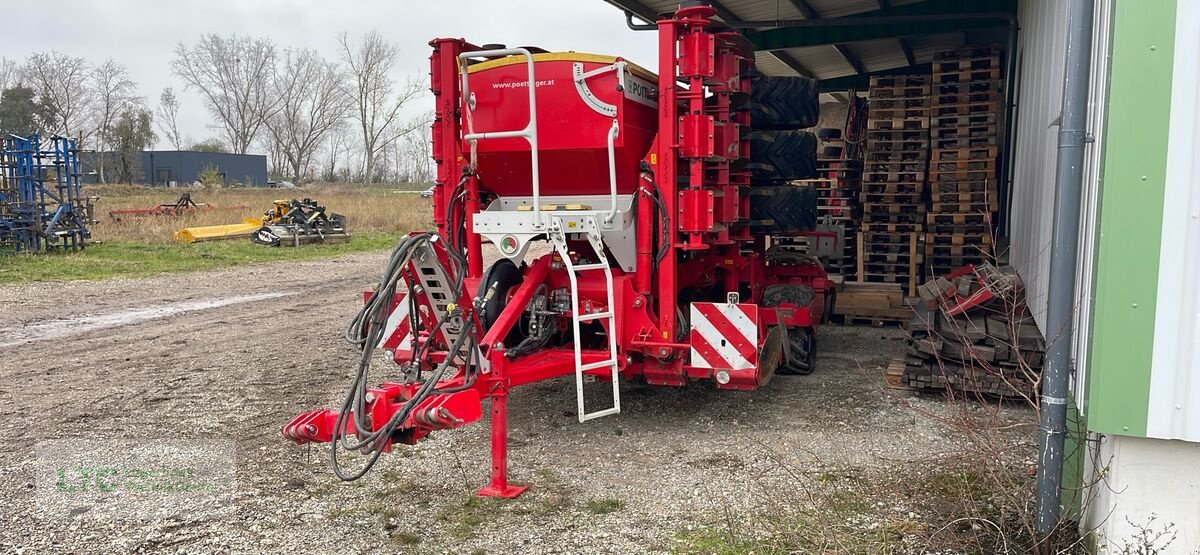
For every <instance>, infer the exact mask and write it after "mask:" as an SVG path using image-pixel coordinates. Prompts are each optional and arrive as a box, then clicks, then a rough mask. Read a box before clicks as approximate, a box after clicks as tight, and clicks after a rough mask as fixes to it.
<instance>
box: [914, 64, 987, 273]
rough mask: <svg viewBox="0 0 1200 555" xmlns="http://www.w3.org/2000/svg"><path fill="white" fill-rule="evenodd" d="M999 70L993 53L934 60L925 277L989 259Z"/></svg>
mask: <svg viewBox="0 0 1200 555" xmlns="http://www.w3.org/2000/svg"><path fill="white" fill-rule="evenodd" d="M1000 71H1001V68H1000V48H999V47H996V46H990V47H978V48H964V49H960V50H952V51H945V52H938V53H936V54H935V56H934V61H933V95H932V114H931V116H930V123H931V125H930V127H931V146H932V150H931V159H930V163H929V165H930V167H929V188H930V201H931V203H930V209H929V214H928V215H927V216H926V232H927V234H926V236H925V261H926V264H927V266H928V270H929V271H930V274H929V275H940V274H944V273H947V272H949V271H951V270H952V269H954V268H957V267H960V266H963V265H966V264H976V263H979V262H984V261H987V260H991V258H992V252H993V251H992V220H993V215H994V214H995V212H996V210H997V207H998V205H999V199H998V194H997V188H996V177H997V174H996V152H997V145H998V142H999V138H998V135H997V130H998V129H999V124H1000V121H999V120H998V118H999V117H1000V111H999V106H1000V103H999V98H1000Z"/></svg>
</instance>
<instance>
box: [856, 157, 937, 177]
mask: <svg viewBox="0 0 1200 555" xmlns="http://www.w3.org/2000/svg"><path fill="white" fill-rule="evenodd" d="M928 167H929V163H928V162H926V161H925V158H924V157H919V158H918V157H916V156H913V157H911V158H909V159H907V160H904V159H902V160H892V159H883V160H871V161H869V162H867V164H866V166H865V167H864V168H863V169H864V170H865V171H864V173H863V175H864V176H866V175H870V174H872V173H887V172H921V173H925V170H926V169H927V168H928Z"/></svg>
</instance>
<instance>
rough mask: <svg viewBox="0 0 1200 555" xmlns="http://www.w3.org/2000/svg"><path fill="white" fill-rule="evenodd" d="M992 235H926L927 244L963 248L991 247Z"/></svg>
mask: <svg viewBox="0 0 1200 555" xmlns="http://www.w3.org/2000/svg"><path fill="white" fill-rule="evenodd" d="M991 243H992V234H991V233H949V234H947V233H926V234H925V244H926V245H927V246H939V247H963V246H971V245H990V244H991Z"/></svg>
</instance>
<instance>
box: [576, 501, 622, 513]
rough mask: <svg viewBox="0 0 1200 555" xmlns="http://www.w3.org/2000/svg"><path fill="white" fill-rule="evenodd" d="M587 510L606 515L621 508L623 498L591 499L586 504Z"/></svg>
mask: <svg viewBox="0 0 1200 555" xmlns="http://www.w3.org/2000/svg"><path fill="white" fill-rule="evenodd" d="M584 508H585V509H587V512H589V513H592V514H594V515H606V514H609V513H615V512H617V511H619V510H621V500H620V499H613V498H604V499H589V500H588V502H587V504H586V505H584Z"/></svg>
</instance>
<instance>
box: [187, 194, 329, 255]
mask: <svg viewBox="0 0 1200 555" xmlns="http://www.w3.org/2000/svg"><path fill="white" fill-rule="evenodd" d="M189 200H190V198H189ZM164 206H168V205H164ZM246 237H249V238H250V241H251V242H253V243H255V244H259V245H266V246H268V247H280V246H284V247H289V246H291V247H295V246H299V245H306V244H308V243H344V242H346V241H349V240H350V234H349V233H348V232H347V231H346V217H345V216H342V215H341V214H334V213H332V212H328V210H327V209H326V208H325V207H324V206H321V204H320V203H318V202H317V201H315V200H313V199H310V198H305V199H290V200H276V201H275V202H274V203H272V205H271V209H270V210H267V211H266V212H264V213H263V215H262V217H260V218H242V223H240V224H224V225H208V226H200V227H188V228H184V229H181V230H179V231H176V232H175V240H176V241H179V242H181V243H197V242H201V241H219V240H225V239H241V238H246Z"/></svg>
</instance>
